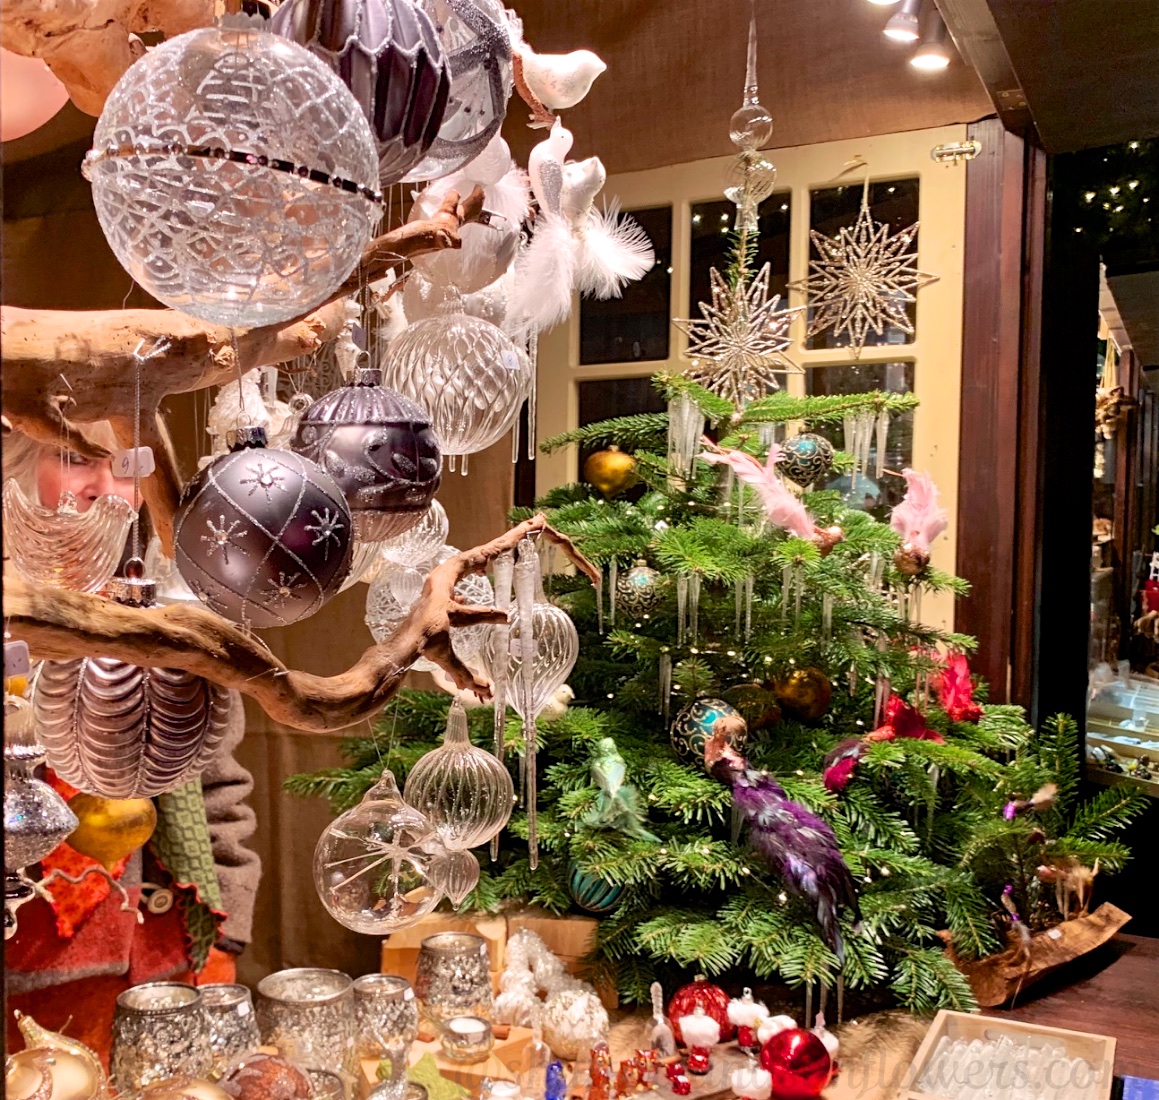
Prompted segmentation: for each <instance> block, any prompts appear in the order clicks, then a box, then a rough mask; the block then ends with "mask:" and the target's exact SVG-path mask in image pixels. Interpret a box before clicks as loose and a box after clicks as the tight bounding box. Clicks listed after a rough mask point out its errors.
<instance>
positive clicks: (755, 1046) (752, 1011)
mask: <svg viewBox="0 0 1159 1100" xmlns="http://www.w3.org/2000/svg"><path fill="white" fill-rule="evenodd" d="M768 1014H769V1010H768V1008H767V1007H766V1005H765V1004H764V1003H763V1002H761V1001H756V1000H753V991H752V990H751V989H749V988H747V987H746V988H745V991H744V993H743V994H742V995H741V996H740V997H739V998H735V997H734V998H733V999H732V1000H731V1001H729V1002H728V1018H729V1020H730V1021H731V1022H732V1023H733V1024H734V1025H735V1026H736V1045H737V1046H738V1047H740V1049H741V1050H743V1051H744V1052H745V1053H746V1054H755V1053H756V1052H757V1051H758V1050H760V1049H761V1044H760V1042H759V1041H758V1040H757V1027H758V1025H759V1024H760V1022H761V1021H762V1020H763V1019H765V1017H766V1016H768Z"/></svg>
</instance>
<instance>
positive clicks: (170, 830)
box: [150, 779, 225, 971]
mask: <svg viewBox="0 0 1159 1100" xmlns="http://www.w3.org/2000/svg"><path fill="white" fill-rule="evenodd" d="M150 845H151V846H152V848H153V853H154V855H156V857H157V859H158V860H159V861H160V863H161V864H162V865H163V866H164V868H165V870H167V871H168V872H169V874H170V875H171V876H172V878H173V886H174V888H175V890H176V893H177V897H178V903H179V904H180V906H181V916H182V920H183V922H184V924H185V932H186V934H187V935H188V937H189V958H190V961H191V962H192V964H193V969H194V970H195V971H197V970H201V968H202V967H204V966H205V963H206V960H207V959H208V958H209V949H210V948H211V947H213V945H214V944H215V943H216V942H217V938H218V928H219V926H220V925H221V922H222V921H223V920H224V919H225V913H224V912H223V911H222V907H221V906H222V902H221V887H220V886H219V885H218V882H217V871H216V870H215V868H214V865H213V845H212V843H211V841H210V838H209V822H208V820H207V819H206V816H205V800H204V799H203V798H202V794H201V780H200V779H194V780H193V781H192V782H189V783H185V784H183V785H182V786H180V787H178V788H177V789H176V790H174V791H170V792H169V793H168V794H162V795H158V796H157V830H156V832H154V834H153V839H152V840H151V841H150Z"/></svg>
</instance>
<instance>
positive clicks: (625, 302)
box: [579, 206, 672, 364]
mask: <svg viewBox="0 0 1159 1100" xmlns="http://www.w3.org/2000/svg"><path fill="white" fill-rule="evenodd" d="M628 213H630V214H631V216H632V217H633V218H635V219H636V221H637V222H639V223H640V228H641V229H643V230H644V232H645V233H647V234H648V239H649V240H651V242H652V247H653V249H654V250H655V252H656V262H655V263H654V264H653V265H652V270H651V271H649V272H648V274H647V275H645V276H644V278H642V279H641V280H640V281H639V282H635V283H629V284H628V285H627V286H626V287H625V288H624V293H623V295H622V296H621V297H619V298H609V299H607V300H606V301H603V302H600V301H596V300H594V299H589V298H585V299H583V300H582V302H581V303H580V310H579V316H580V323H579V330H580V354H579V361H580V362H581V363H583V364H589V363H631V362H634V361H636V360H664V359H667V358H668V331H669V327H670V326H669V317H670V311H669V308H668V302H669V299H670V298H671V294H672V207H671V206H657V207H652V208H650V209H646V210H630V211H628Z"/></svg>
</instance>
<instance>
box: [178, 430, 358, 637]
mask: <svg viewBox="0 0 1159 1100" xmlns="http://www.w3.org/2000/svg"><path fill="white" fill-rule="evenodd" d="M263 442H264V433H262V432H261V431H260V429H259V430H256V431H255V432H253V433H252V434H251V433H250V431H249V430H245V429H243V431H242V433H241V437H240V438H239V442H238V444H237V445H236V447H235V449H234V450H233V451H231V452H230V453H229V454H227V455H223V456H222V457H221V458H218V459H215V460H214V461H213V462H211V463H210V464H209V465H208V466H206V467H205V468H204V469H203V470H201V471H199V472H198V473H197V474H196V475H195V476H194V478H193V480H192V481H190V482H189V484H188V485H187V486H186V487H185V492H184V493H182V495H181V504H180V507H179V508H178V509H177V514H176V516H175V518H174V525H173V539H174V543H175V547H176V555H175V557H176V562H177V568H178V569H179V570H180V571H181V575H182V576H183V577H184V578H185V580H186V582H187V583H188V585H189V587H190V588H191V589H193V591H194V593H196V595H197V597H198V599H200V600H201V601H202V602H203V603H204V604H206V606H208V607H209V609H210V610H211V611H215V612H217V613H218V614H219V615H223V616H224V617H225V618H227V619H232V620H233V621H234V622H239V623H243V624H246V625H249V626H253V627H257V628H262V627H271V626H288V625H289V624H290V623H294V622H297V621H298V620H299V619H305V618H307V617H308V616H310V615H313V614H314V613H315V612H316V611H318V610H319V608H321V607H322V605H323V604H324V603H325V602H326V601H327V600H328V599H329V598H330V597H331V596H333V595H334V594H335V593H336V592H337V591H338V590H339V588H340V587H341V586H342V582H343V581H344V580H345V579H346V576H347V574H348V573H349V572H350V563H351V550H352V546H353V538H352V534H351V526H352V524H351V518H350V509H349V508H348V507H347V505H346V497H345V495H344V494H343V492H342V490H341V489H340V488H339V487H338V485H337V484H336V483H335V481H334V479H333V478H332V477H331V476H330V475H329V474H328V473H326V471H325V470H323V469H322V468H321V467H320V466H318V465H317V464H316V463H314V462H311V461H310V460H309V459H308V458H303V457H302V456H301V455H297V454H294V453H293V452H292V451H279V450H275V449H273V448H266V447H264V446H262V445H261V444H262V443H263Z"/></svg>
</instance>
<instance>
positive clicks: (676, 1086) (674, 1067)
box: [664, 1062, 692, 1096]
mask: <svg viewBox="0 0 1159 1100" xmlns="http://www.w3.org/2000/svg"><path fill="white" fill-rule="evenodd" d="M664 1072H665V1074H667V1076H668V1084H669V1085H671V1086H672V1091H673V1092H674V1093H675V1094H676V1095H677V1096H687V1095H688V1094H689V1093H690V1092H691V1091H692V1081H691V1080H689V1077H688V1074H687V1073H685V1072H684V1063H683V1062H669V1063H668V1065H667V1066H666V1067H665V1070H664Z"/></svg>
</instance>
